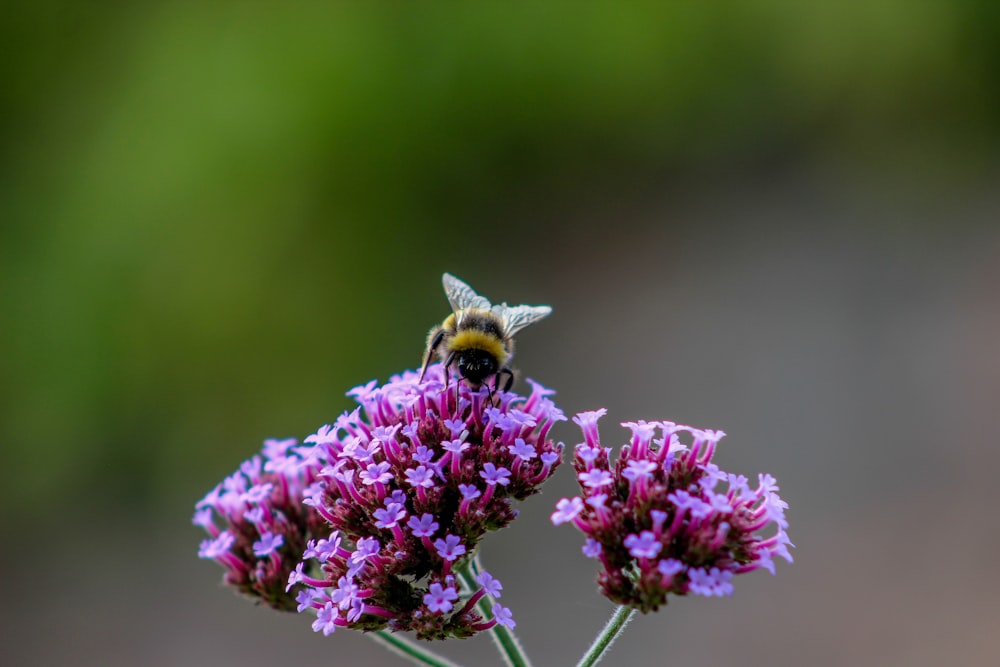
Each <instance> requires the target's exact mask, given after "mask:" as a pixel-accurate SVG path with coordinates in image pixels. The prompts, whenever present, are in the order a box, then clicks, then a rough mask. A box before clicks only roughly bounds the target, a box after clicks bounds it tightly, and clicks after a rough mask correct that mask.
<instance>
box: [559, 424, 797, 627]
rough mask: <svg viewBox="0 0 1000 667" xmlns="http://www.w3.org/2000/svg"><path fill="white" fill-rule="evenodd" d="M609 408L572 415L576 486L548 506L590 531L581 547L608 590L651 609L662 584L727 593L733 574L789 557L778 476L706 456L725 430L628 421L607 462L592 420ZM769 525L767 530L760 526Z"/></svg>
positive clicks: (663, 594)
mask: <svg viewBox="0 0 1000 667" xmlns="http://www.w3.org/2000/svg"><path fill="white" fill-rule="evenodd" d="M606 412H607V411H606V410H603V409H602V410H597V411H594V412H583V413H580V414H578V415H577V416H576V417H574V418H573V421H574V422H575V423H576V424H577V425H579V426H580V428H581V430H582V431H583V436H584V442H582V443H580V444H578V445H577V446H576V448H575V455H574V458H573V467H574V469H575V470H576V473H577V479H578V480H579V482H580V487H581V490H582V493H581V495H580V496H577V497H574V498H563V499H562V500H560V501H559V503H558V504H557V506H556V511H555V513H554V514H553V515H552V522H553V523H554V524H556V525H558V524H562V523H573V524H574V525H575V526H576V527H577V528H579V529H580V530H581V531H582V532H583V534H584V535H586V541H585V543H584V546H583V553H584V554H585V555H586V556H588V557H590V558H596V559H599V560H600V562H601V565H602V566H603V570H602V571H601V573H600V575H599V576H598V584H599V585H600V588H601V592H602V593H603V594H604V595H605V596H606V597H608V598H609V599H611V600H612V601H614V602H616V603H618V604H623V605H628V606H630V607H634V608H636V609H638V610H640V611H642V612H649V611H655V610H656V609H657V608H658V607H659V606H660V605H663V604H666V603H667V594H668V593H673V594H674V595H686V594H688V593H692V594H694V595H705V596H721V595H731V594H732V592H733V584H732V579H733V575H734V574H740V573H743V572H749V571H752V570H757V569H760V568H764V569H766V570H768V571H770V572H771V573H772V574H774V562H773V559H774V557H775V556H780V557H781V558H784V559H785V560H787V561H788V562H791V561H792V556H791V554H790V553H789V551H788V547H790V546H793V545H792V544H791V542H790V541H789V539H788V534H787V532H786V530H787V528H788V522H787V521H786V519H785V509H786V508H787V507H788V505H787V504H786V503H785V502H784V501H783V500H782V499H781V498H780V497H779V496H778V493H777V492H778V486H777V484H776V483H775V479H774V478H773V477H771V476H770V475H759V476H758V485H757V488H756V489H751V488H750V485H749V483H748V480H747V478H746V477H744V476H742V475H734V474H732V473H727V472H724V471H722V470H720V469H719V467H718V466H717V465H715V464H714V463H712V461H711V459H712V455H713V453H714V452H715V445H716V444H717V443H718V442H719V440H721V439H722V437H723V436H724V435H725V434H724V433H722V432H721V431H708V430H705V431H703V430H699V429H694V428H691V427H688V426H679V425H677V424H674V423H673V422H643V421H640V422H637V423H633V422H625V423H623V424H622V426H624V427H626V428H628V429H629V430H631V431H632V438H631V441H630V442H629V443H628V444H626V445H623V446H622V448H621V452H620V454H619V456H618V458H617V460H616V461H615V463H614V464H612V463H611V457H610V455H611V448H607V447H602V446H601V442H600V438H599V436H598V430H597V421H598V419H600V418H601V417H602V416H604V414H605V413H606ZM657 432H659V435H660V437H659V438H657V437H655V436H656V435H657ZM682 436H683V438H684V440H686V441H688V442H687V443H686V444H685V443H684V442H682ZM771 525H773V526H774V528H775V529H776V530H774V531H773V534H771V535H770V536H768V537H764V536H763V535H761V534H760V531H763V530H765V529H767V528H768V526H771ZM769 532H770V531H769Z"/></svg>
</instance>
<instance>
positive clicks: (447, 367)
mask: <svg viewBox="0 0 1000 667" xmlns="http://www.w3.org/2000/svg"><path fill="white" fill-rule="evenodd" d="M453 363H455V353H454V352H452V353H451V354H449V355H448V358H447V359H445V360H444V388H445V389H446V390H447V389H448V376H449V375H451V365H452V364H453Z"/></svg>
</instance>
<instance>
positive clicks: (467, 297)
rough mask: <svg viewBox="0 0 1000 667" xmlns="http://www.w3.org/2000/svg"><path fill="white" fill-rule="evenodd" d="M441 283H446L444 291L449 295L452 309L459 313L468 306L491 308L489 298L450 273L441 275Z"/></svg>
mask: <svg viewBox="0 0 1000 667" xmlns="http://www.w3.org/2000/svg"><path fill="white" fill-rule="evenodd" d="M441 283H442V284H443V285H444V293H445V296H447V297H448V303H450V304H451V309H452V311H454V312H456V313H458V312H460V311H463V310H465V309H466V308H480V309H482V310H489V309H490V302H489V299H487V298H486V297H482V296H479V295H478V294H476V290H474V289H472V288H471V287H469V286H468V285H466V284H465V283H463V282H462V281H461V280H459V279H458V278H456V277H455V276H453V275H451V274H450V273H446V274H444V275H443V276H441Z"/></svg>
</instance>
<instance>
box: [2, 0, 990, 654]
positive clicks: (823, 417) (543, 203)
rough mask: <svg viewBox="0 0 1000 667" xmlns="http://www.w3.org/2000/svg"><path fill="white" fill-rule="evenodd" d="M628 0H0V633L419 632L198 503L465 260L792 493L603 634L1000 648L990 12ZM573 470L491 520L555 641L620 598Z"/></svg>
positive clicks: (356, 375) (853, 646)
mask: <svg viewBox="0 0 1000 667" xmlns="http://www.w3.org/2000/svg"><path fill="white" fill-rule="evenodd" d="M830 4H831V5H833V4H834V3H830ZM623 5H624V3H560V4H550V3H535V4H531V5H527V6H520V5H518V6H513V7H510V6H506V5H479V4H476V5H472V6H465V5H460V4H451V3H432V4H427V3H422V4H409V3H399V4H381V3H378V4H376V3H372V4H371V5H368V4H364V5H363V4H362V3H352V4H347V3H327V4H322V3H282V4H281V6H280V8H275V7H268V6H266V5H265V4H263V3H261V4H256V3H253V4H251V3H231V4H230V3H225V2H176V3H175V2H147V3H123V2H119V3H114V2H112V3H104V4H92V3H77V4H73V3H53V2H48V1H45V0H39V1H33V2H14V3H7V5H6V6H5V8H4V9H3V10H2V11H0V15H2V18H0V45H2V46H0V50H2V53H3V58H2V61H3V64H2V65H0V114H2V122H0V151H2V153H0V346H2V347H0V399H2V402H0V446H2V452H3V458H2V465H0V471H2V472H0V479H2V483H0V501H2V505H0V536H2V537H0V544H2V548H0V573H2V574H0V644H2V654H3V659H2V662H3V664H5V665H18V666H20V665H57V664H72V665H77V666H87V665H95V666H96V665H102V666H103V665H149V666H151V667H159V666H167V665H201V664H205V665H207V664H212V665H215V666H217V667H221V666H223V665H241V666H244V665H271V664H289V663H292V662H299V661H302V662H305V661H309V663H311V664H318V665H339V664H365V665H386V666H389V665H401V664H404V663H402V662H401V661H400V660H399V659H398V658H396V657H394V656H391V655H389V654H387V653H385V652H384V650H383V649H381V648H379V647H377V646H375V645H373V644H371V643H370V642H369V641H368V639H367V638H365V637H363V636H360V635H358V634H352V633H349V632H342V633H337V634H336V635H334V636H333V637H329V638H323V637H322V636H316V635H314V634H313V633H312V632H311V631H310V629H309V623H308V620H307V619H305V618H301V617H296V616H294V615H280V614H277V613H275V612H271V611H268V610H265V609H261V608H256V607H254V606H253V605H251V604H249V603H247V602H245V601H243V600H240V599H238V598H236V597H235V596H233V595H232V594H231V593H230V592H229V591H228V590H224V589H223V588H222V587H221V586H220V584H219V581H220V579H221V570H220V569H219V568H218V567H217V566H216V565H215V564H213V563H210V562H202V561H199V560H198V559H197V558H196V549H197V545H198V542H199V541H200V540H201V538H202V535H201V534H200V532H199V531H198V530H196V529H195V528H194V527H192V526H191V525H190V524H189V521H190V515H191V513H192V509H193V504H194V502H195V501H196V500H197V499H198V498H200V497H201V496H202V495H203V494H204V493H205V492H206V491H207V490H208V489H209V488H211V487H212V486H214V485H215V483H216V482H217V481H218V480H219V479H221V478H222V477H223V476H224V475H226V474H228V473H229V472H230V471H231V470H233V469H234V468H235V467H236V465H237V464H238V463H239V461H241V460H242V459H244V458H246V457H247V456H249V455H250V454H251V453H253V452H254V451H255V450H256V449H257V448H258V447H259V444H260V442H261V441H262V440H263V438H265V437H269V436H289V435H294V436H298V437H304V436H306V435H308V434H310V433H312V432H313V431H314V430H315V429H316V428H317V427H318V426H319V425H320V424H323V423H326V422H329V421H332V420H333V419H334V418H335V417H336V416H337V415H338V414H339V413H340V412H341V411H343V410H344V409H347V408H348V407H350V402H349V400H348V399H347V398H346V397H345V396H344V392H345V391H346V390H347V389H349V388H350V387H352V386H355V385H357V384H361V383H363V382H366V381H368V380H369V379H372V378H378V379H381V380H384V379H386V378H387V377H388V376H389V375H390V374H392V373H395V372H397V371H399V370H401V369H404V368H411V367H414V366H416V365H418V364H419V362H420V356H421V352H422V346H423V339H424V335H425V333H426V330H427V329H428V328H429V327H430V326H431V325H432V324H434V323H436V322H437V321H439V320H440V319H441V318H443V317H444V315H445V314H446V313H447V304H446V302H445V300H444V297H443V295H442V293H441V288H440V282H439V281H440V274H441V273H442V272H443V271H451V272H454V273H456V274H457V275H459V276H461V277H462V278H464V279H466V280H467V281H469V282H470V283H471V284H472V285H473V286H474V287H476V288H477V289H479V290H480V291H481V292H483V293H484V294H485V295H487V296H488V297H491V298H492V299H494V300H497V301H501V300H505V301H509V302H512V303H520V302H526V303H549V304H552V305H553V307H554V309H555V314H554V316H553V317H551V318H550V319H548V320H546V321H545V322H544V323H542V324H540V325H538V326H537V327H533V328H531V329H529V330H527V331H525V332H524V333H523V334H522V335H521V336H520V337H519V342H520V349H519V354H518V360H517V362H518V364H517V365H518V366H519V367H520V369H521V370H522V372H523V373H524V374H526V375H529V376H532V377H534V378H536V379H538V380H539V381H541V382H543V383H545V384H547V385H549V386H552V387H555V388H557V389H558V390H559V394H558V396H557V399H558V400H559V403H560V405H561V407H563V408H564V410H566V411H567V412H576V411H579V410H584V409H593V408H596V407H600V406H606V407H608V408H609V410H610V416H609V417H608V418H607V419H606V420H605V424H604V429H603V432H604V434H605V437H607V438H609V439H610V438H613V437H614V434H615V431H616V427H615V422H616V421H622V420H628V419H637V418H646V419H659V418H668V419H672V420H676V421H680V422H684V423H690V424H693V425H696V426H701V427H711V428H722V429H724V430H725V431H727V432H728V433H729V434H730V435H729V437H728V438H727V439H726V440H725V441H724V442H723V443H722V446H721V447H720V451H719V454H718V460H719V462H720V464H721V465H722V466H723V467H724V468H727V469H729V470H733V471H737V472H742V473H745V474H748V475H751V476H752V475H754V474H756V473H757V472H762V471H766V472H771V473H773V474H774V475H776V476H777V477H778V479H779V481H780V483H781V486H782V491H783V495H784V496H785V498H786V499H787V500H788V501H789V503H790V504H791V509H790V515H789V516H790V519H791V522H792V528H791V535H792V538H793V540H794V541H795V542H796V544H797V547H798V548H797V550H796V551H795V556H796V563H795V564H794V565H792V566H787V567H780V566H779V572H778V576H776V577H773V578H772V577H770V576H769V575H767V574H764V573H755V574H753V575H749V576H746V577H743V578H742V580H741V581H738V582H737V586H736V594H735V596H734V597H733V598H731V599H725V600H717V599H713V600H702V599H682V600H678V601H676V603H673V604H671V605H670V606H669V607H668V608H666V609H664V610H662V611H661V612H660V613H658V614H654V615H650V616H646V617H642V618H640V619H638V620H637V621H636V622H635V623H634V624H633V625H632V626H631V627H630V629H629V631H628V632H627V634H626V635H625V637H624V639H623V640H622V641H621V643H619V644H618V645H617V646H616V647H615V648H614V649H613V653H612V654H611V656H610V657H609V659H608V664H615V665H636V666H653V665H674V664H676V665H686V666H687V667H694V666H696V665H718V664H736V663H737V661H738V663H739V664H743V665H768V666H773V665H802V664H809V665H816V666H825V665H846V664H851V665H906V666H911V665H939V664H944V663H946V662H947V664H956V665H995V664H997V660H998V655H1000V635H998V633H997V632H996V630H997V628H998V627H1000V607H998V605H997V599H998V597H1000V577H998V576H997V570H996V557H997V556H996V555H997V553H998V551H1000V531H998V528H1000V522H998V519H997V513H996V500H995V498H996V491H995V487H996V484H995V481H994V477H995V475H996V470H997V469H998V467H1000V447H998V443H997V437H996V433H997V427H998V418H997V412H998V401H997V397H998V391H997V388H998V387H1000V336H998V333H1000V311H998V308H997V306H998V297H997V290H998V287H1000V225H998V221H1000V187H998V185H1000V180H998V177H1000V153H998V148H1000V115H998V114H1000V46H998V45H1000V30H998V26H1000V11H998V9H997V7H1000V5H997V4H996V3H962V2H952V3H946V2H890V1H889V0H886V1H884V2H872V3H862V2H857V3H854V2H850V3H835V6H824V7H820V6H818V5H819V3H791V2H767V3H747V4H743V5H741V6H732V5H728V4H727V5H717V4H715V3H683V4H682V3H678V4H672V3H661V4H656V5H634V4H633V5H629V6H623ZM621 433H622V434H623V435H624V433H625V432H624V431H622V432H621ZM555 436H556V437H557V438H558V439H561V440H565V441H566V442H567V443H569V444H572V443H574V442H576V441H577V434H576V433H575V432H574V429H573V428H572V427H570V426H565V427H564V428H562V429H558V430H556V431H555ZM573 486H574V482H573V480H572V475H571V473H570V472H569V469H568V468H564V469H562V470H561V472H560V474H559V475H557V476H556V478H555V479H554V480H553V481H552V483H551V485H550V486H549V487H548V488H547V491H546V493H544V494H543V495H542V496H540V497H535V498H532V499H530V500H529V501H528V502H526V503H524V504H523V506H522V508H521V509H522V515H521V518H520V519H519V521H518V522H517V523H516V524H514V526H512V527H511V528H510V529H508V530H507V531H505V532H504V533H503V534H501V535H496V536H494V537H492V538H491V539H489V540H487V542H486V544H485V546H484V558H485V561H486V564H487V566H488V567H489V568H490V569H491V570H492V571H494V572H495V573H496V574H497V575H498V576H499V577H500V578H501V579H502V580H503V581H504V583H505V585H506V595H505V601H506V602H507V603H508V604H509V605H510V606H511V607H512V608H513V610H514V613H515V617H516V618H517V619H518V621H519V628H518V629H519V631H520V636H521V637H522V639H523V641H524V643H525V644H526V646H527V648H528V650H529V651H530V653H531V654H532V656H533V657H534V659H535V660H536V662H537V664H540V665H560V664H572V662H573V661H574V660H575V658H576V657H578V655H579V654H580V653H581V652H582V650H583V648H584V646H585V645H586V643H587V642H589V639H590V638H591V637H592V636H593V635H594V634H595V633H596V632H597V631H598V629H599V627H600V626H601V624H602V623H603V621H604V619H605V618H606V617H607V616H608V615H609V614H610V612H611V606H610V604H609V603H607V602H606V601H605V600H603V599H602V598H601V597H600V596H599V595H597V593H596V591H595V587H594V584H593V579H594V575H595V572H594V569H593V565H592V563H591V562H590V561H587V560H586V559H584V558H583V556H582V555H581V554H580V552H579V546H580V538H579V536H578V535H577V534H576V533H575V532H574V531H572V530H571V529H570V528H567V527H562V528H559V529H555V528H552V527H551V526H550V525H549V523H548V515H549V513H550V512H551V509H552V506H553V504H554V503H555V502H556V500H558V498H559V497H561V496H563V495H568V494H570V493H572V492H573ZM442 650H443V651H444V652H445V653H447V654H448V655H450V656H452V657H454V658H456V659H461V660H463V661H464V663H465V664H468V665H497V664H500V663H499V660H498V659H497V657H496V655H495V654H494V653H493V651H492V647H491V646H490V644H489V642H488V640H485V639H483V640H480V639H479V638H477V639H476V640H472V641H470V642H466V643H459V644H448V645H444V646H442Z"/></svg>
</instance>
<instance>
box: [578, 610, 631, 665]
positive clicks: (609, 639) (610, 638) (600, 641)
mask: <svg viewBox="0 0 1000 667" xmlns="http://www.w3.org/2000/svg"><path fill="white" fill-rule="evenodd" d="M635 614H636V610H635V609H633V608H632V607H625V606H621V607H618V609H616V610H615V613H614V614H612V616H611V618H610V619H608V622H607V624H606V625H605V626H604V629H603V630H601V634H599V635H597V637H595V638H594V643H593V644H591V645H590V648H589V649H587V652H586V653H584V654H583V657H582V658H580V662H578V663H576V667H591V666H592V665H596V664H597V663H598V662H600V661H601V658H603V657H604V654H606V653H607V652H608V649H610V648H611V645H612V644H613V643H614V641H615V640H616V639H618V635H620V634H621V633H622V632H623V631H624V630H625V626H626V625H628V623H629V621H631V620H632V619H633V618H634V617H635Z"/></svg>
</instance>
